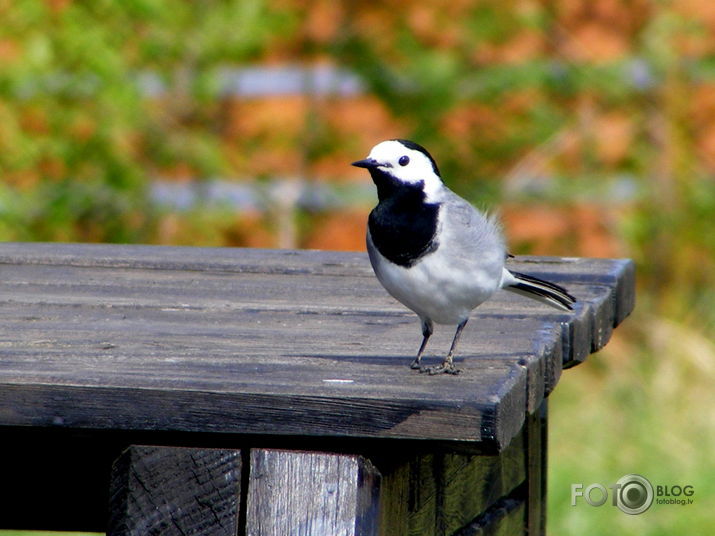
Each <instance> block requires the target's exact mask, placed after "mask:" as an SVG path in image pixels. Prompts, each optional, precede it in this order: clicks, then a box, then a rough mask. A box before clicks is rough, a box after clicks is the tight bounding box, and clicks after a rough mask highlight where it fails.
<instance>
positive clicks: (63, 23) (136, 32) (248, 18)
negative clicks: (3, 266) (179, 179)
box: [0, 0, 288, 242]
mask: <svg viewBox="0 0 715 536" xmlns="http://www.w3.org/2000/svg"><path fill="white" fill-rule="evenodd" d="M0 18H1V19H2V21H3V23H2V25H0V41H1V42H2V43H4V44H5V45H6V46H5V49H4V54H3V57H2V59H1V61H2V63H1V64H0V176H1V177H2V181H3V185H2V188H0V236H2V237H4V238H11V239H20V240H89V241H106V242H125V241H142V240H147V239H149V238H150V237H151V233H152V225H153V223H154V220H153V218H152V215H153V207H152V206H151V205H150V204H149V202H148V199H147V186H148V180H149V178H150V177H151V176H152V174H153V173H155V172H156V170H157V169H158V168H169V167H171V166H172V165H174V164H177V163H182V164H186V165H188V166H189V167H190V168H191V170H192V171H193V172H194V173H195V175H196V177H197V178H202V177H206V176H211V175H213V174H216V173H218V172H219V171H220V170H221V169H222V168H224V167H225V163H224V162H223V161H222V159H223V156H222V155H221V153H220V151H219V148H218V145H219V144H218V140H219V137H220V132H219V130H218V128H217V126H216V125H215V124H214V116H213V114H212V110H213V108H214V107H215V106H216V103H215V97H216V94H217V91H218V88H217V87H216V83H215V76H214V75H215V73H216V70H217V69H219V68H221V67H222V66H224V65H225V63H226V62H227V61H230V62H245V61H250V60H252V59H255V58H256V57H257V55H258V54H260V53H261V52H262V51H263V50H264V48H265V46H266V45H267V43H268V42H269V41H270V40H271V38H272V37H273V36H275V34H276V33H280V32H281V30H282V28H283V27H284V26H285V24H286V23H287V22H288V19H287V18H286V17H285V16H284V15H282V14H281V13H280V11H279V10H277V9H270V8H269V7H268V6H267V3H266V2H264V1H262V0H246V1H242V2H223V1H205V2H177V1H172V0H127V1H125V2H124V1H123V2H112V1H109V0H96V1H92V2H80V1H77V2H62V1H57V2H38V1H35V0H18V1H15V2H12V3H9V2H5V3H3V4H0ZM147 76H150V78H147ZM142 81H144V84H145V85H146V84H147V83H152V81H153V83H160V84H161V85H162V86H163V88H162V92H163V95H162V100H161V104H160V105H159V104H158V103H157V102H156V101H155V100H153V99H151V98H148V97H147V92H148V91H147V88H144V89H145V90H144V91H142ZM148 89H150V88H148Z"/></svg>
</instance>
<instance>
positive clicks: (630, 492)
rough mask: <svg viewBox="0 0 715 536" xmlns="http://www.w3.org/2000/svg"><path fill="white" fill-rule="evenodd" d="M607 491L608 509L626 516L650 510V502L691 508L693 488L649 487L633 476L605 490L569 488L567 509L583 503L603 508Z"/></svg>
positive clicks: (626, 477)
mask: <svg viewBox="0 0 715 536" xmlns="http://www.w3.org/2000/svg"><path fill="white" fill-rule="evenodd" d="M608 490H611V493H610V495H611V505H612V506H617V507H618V508H619V509H620V510H621V511H622V512H625V513H626V514H630V515H636V514H642V513H643V512H645V511H646V510H648V508H650V507H651V505H652V504H653V501H654V500H655V502H656V503H657V504H678V505H688V504H693V498H692V496H693V494H694V493H695V490H694V489H693V486H689V485H688V486H677V485H676V486H662V485H658V486H655V488H654V487H653V484H651V483H650V481H649V480H648V479H647V478H645V477H644V476H641V475H637V474H629V475H624V476H622V477H621V478H619V479H618V481H617V482H616V483H615V484H611V485H610V486H608V487H606V486H604V485H603V484H598V483H595V484H590V485H588V486H586V487H585V488H584V486H583V484H571V506H576V504H577V502H578V500H579V499H583V500H584V501H585V502H586V503H588V504H590V505H591V506H603V505H604V504H606V502H607V501H608V496H609V492H608Z"/></svg>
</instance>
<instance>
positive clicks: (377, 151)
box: [368, 140, 444, 203]
mask: <svg viewBox="0 0 715 536" xmlns="http://www.w3.org/2000/svg"><path fill="white" fill-rule="evenodd" d="M368 158H372V159H373V160H376V161H377V162H379V163H380V166H379V167H378V169H380V170H381V171H384V172H385V173H388V174H390V175H392V176H393V177H395V178H396V179H397V180H399V181H402V182H404V183H406V184H417V183H419V182H420V181H421V182H423V183H424V187H423V191H424V193H425V200H426V201H427V202H428V203H438V202H439V201H441V200H442V194H443V190H444V184H443V183H442V179H440V178H439V175H437V174H436V173H435V172H434V169H433V168H432V162H431V161H430V159H429V158H427V156H426V155H425V154H424V153H422V152H421V151H417V150H415V149H409V148H407V147H405V146H404V145H402V144H401V143H400V142H399V141H397V140H388V141H383V142H381V143H378V144H377V145H375V147H373V148H372V150H371V151H370V154H369V155H368Z"/></svg>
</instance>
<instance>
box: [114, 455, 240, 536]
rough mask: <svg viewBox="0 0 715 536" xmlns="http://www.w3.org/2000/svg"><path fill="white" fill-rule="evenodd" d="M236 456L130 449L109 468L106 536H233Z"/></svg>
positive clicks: (236, 515)
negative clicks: (189, 535)
mask: <svg viewBox="0 0 715 536" xmlns="http://www.w3.org/2000/svg"><path fill="white" fill-rule="evenodd" d="M240 496H241V453H240V451H238V450H230V449H191V448H177V447H155V446H131V447H129V448H128V449H127V450H126V451H125V452H124V453H123V454H122V455H121V456H120V457H119V458H118V459H117V461H116V462H115V464H114V466H113V468H112V479H111V489H110V505H109V522H108V527H107V534H108V535H109V536H130V535H132V536H134V535H136V536H147V535H152V534H162V535H179V536H185V535H187V534H195V535H207V536H209V535H210V536H223V535H225V536H235V535H236V534H237V533H238V528H239V503H240Z"/></svg>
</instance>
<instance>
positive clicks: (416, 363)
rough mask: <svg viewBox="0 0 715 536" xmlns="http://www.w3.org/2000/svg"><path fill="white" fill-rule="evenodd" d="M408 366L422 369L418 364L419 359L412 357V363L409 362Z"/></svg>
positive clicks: (413, 368)
mask: <svg viewBox="0 0 715 536" xmlns="http://www.w3.org/2000/svg"><path fill="white" fill-rule="evenodd" d="M410 368H411V369H412V370H420V371H421V370H422V369H423V368H424V367H423V366H422V365H420V360H419V359H414V360H413V361H412V363H410Z"/></svg>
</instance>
